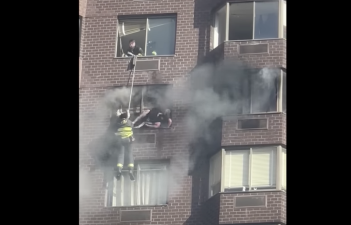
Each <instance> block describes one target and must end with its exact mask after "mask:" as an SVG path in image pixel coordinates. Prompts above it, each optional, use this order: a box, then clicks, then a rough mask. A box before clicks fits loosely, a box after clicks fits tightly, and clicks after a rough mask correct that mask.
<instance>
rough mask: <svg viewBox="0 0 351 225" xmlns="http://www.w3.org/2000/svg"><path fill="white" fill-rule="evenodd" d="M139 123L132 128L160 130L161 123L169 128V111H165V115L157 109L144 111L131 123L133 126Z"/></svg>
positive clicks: (170, 122) (170, 123)
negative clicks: (144, 127)
mask: <svg viewBox="0 0 351 225" xmlns="http://www.w3.org/2000/svg"><path fill="white" fill-rule="evenodd" d="M139 121H140V124H139V125H137V126H135V127H134V128H140V127H142V126H147V127H152V128H160V126H161V123H167V127H168V128H169V127H170V126H171V125H172V119H171V118H170V110H169V109H167V110H165V113H162V111H161V110H160V109H159V108H152V109H151V110H144V111H143V113H141V114H140V116H138V117H137V118H136V119H135V120H134V121H133V122H132V123H133V125H134V124H136V123H137V122H139Z"/></svg>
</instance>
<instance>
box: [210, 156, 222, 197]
mask: <svg viewBox="0 0 351 225" xmlns="http://www.w3.org/2000/svg"><path fill="white" fill-rule="evenodd" d="M221 172H222V151H219V152H218V153H217V154H215V155H214V156H212V157H211V159H210V177H209V179H210V182H209V191H210V193H209V196H210V197H211V196H213V195H215V194H217V193H218V192H220V191H221Z"/></svg>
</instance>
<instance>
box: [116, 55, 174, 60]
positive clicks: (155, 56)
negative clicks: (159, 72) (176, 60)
mask: <svg viewBox="0 0 351 225" xmlns="http://www.w3.org/2000/svg"><path fill="white" fill-rule="evenodd" d="M175 56H177V55H176V54H174V55H150V56H138V59H139V58H142V59H143V58H146V59H147V58H158V57H161V58H164V57H175ZM113 58H114V59H131V58H132V57H121V56H119V57H113Z"/></svg>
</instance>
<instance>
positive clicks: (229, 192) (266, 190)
mask: <svg viewBox="0 0 351 225" xmlns="http://www.w3.org/2000/svg"><path fill="white" fill-rule="evenodd" d="M282 191H284V190H279V189H265V190H253V191H225V192H219V193H220V194H238V193H261V192H282Z"/></svg>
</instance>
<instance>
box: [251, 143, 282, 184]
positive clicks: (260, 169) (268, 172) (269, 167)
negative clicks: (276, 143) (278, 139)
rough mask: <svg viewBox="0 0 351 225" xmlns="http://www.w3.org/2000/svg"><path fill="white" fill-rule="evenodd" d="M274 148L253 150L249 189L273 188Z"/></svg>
mask: <svg viewBox="0 0 351 225" xmlns="http://www.w3.org/2000/svg"><path fill="white" fill-rule="evenodd" d="M276 157H277V156H276V148H274V149H272V148H269V149H267V148H266V149H253V150H252V164H251V187H252V188H259V187H274V186H275V184H276Z"/></svg>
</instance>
